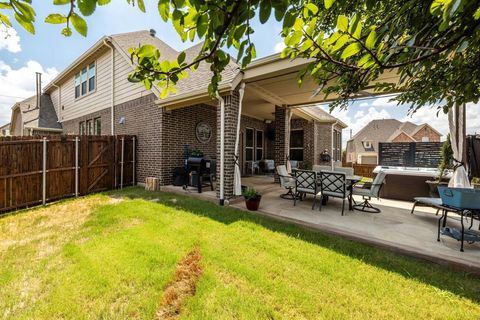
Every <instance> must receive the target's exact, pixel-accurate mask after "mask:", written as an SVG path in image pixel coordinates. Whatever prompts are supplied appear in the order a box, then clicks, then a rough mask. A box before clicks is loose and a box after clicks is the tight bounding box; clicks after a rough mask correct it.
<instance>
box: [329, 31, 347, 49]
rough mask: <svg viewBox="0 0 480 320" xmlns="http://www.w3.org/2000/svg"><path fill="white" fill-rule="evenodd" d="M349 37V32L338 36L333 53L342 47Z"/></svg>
mask: <svg viewBox="0 0 480 320" xmlns="http://www.w3.org/2000/svg"><path fill="white" fill-rule="evenodd" d="M349 39H350V37H349V36H348V35H347V34H344V35H342V36H341V37H340V38H338V40H337V41H336V42H335V45H334V46H333V48H332V53H334V52H337V51H338V50H340V49H342V48H343V46H344V45H345V44H346V43H347V42H348V40H349Z"/></svg>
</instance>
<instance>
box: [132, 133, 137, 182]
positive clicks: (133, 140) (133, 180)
mask: <svg viewBox="0 0 480 320" xmlns="http://www.w3.org/2000/svg"><path fill="white" fill-rule="evenodd" d="M132 142H133V161H132V166H133V169H132V170H133V172H132V186H135V160H136V159H135V137H133V138H132Z"/></svg>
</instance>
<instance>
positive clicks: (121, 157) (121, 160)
mask: <svg viewBox="0 0 480 320" xmlns="http://www.w3.org/2000/svg"><path fill="white" fill-rule="evenodd" d="M121 140H122V154H121V156H120V189H123V160H124V152H125V137H122V139H121Z"/></svg>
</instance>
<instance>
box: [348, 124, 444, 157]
mask: <svg viewBox="0 0 480 320" xmlns="http://www.w3.org/2000/svg"><path fill="white" fill-rule="evenodd" d="M441 136H442V134H441V133H440V132H438V131H437V130H435V129H434V128H432V127H431V126H430V125H429V124H427V123H424V124H420V125H416V124H414V123H411V122H408V121H406V122H401V121H399V120H396V119H381V120H372V121H371V122H370V123H369V124H367V125H366V126H365V127H363V128H362V129H361V130H360V131H359V132H358V133H357V134H356V135H355V136H353V137H352V138H351V139H350V140H348V142H347V155H346V160H347V162H352V163H358V164H377V163H378V144H379V143H380V142H440V138H441Z"/></svg>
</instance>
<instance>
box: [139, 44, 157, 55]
mask: <svg viewBox="0 0 480 320" xmlns="http://www.w3.org/2000/svg"><path fill="white" fill-rule="evenodd" d="M155 49H156V48H155V46H152V45H151V44H146V45H143V46H141V47H140V49H139V50H138V52H137V55H138V57H140V58H143V57H152V56H154V55H155Z"/></svg>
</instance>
